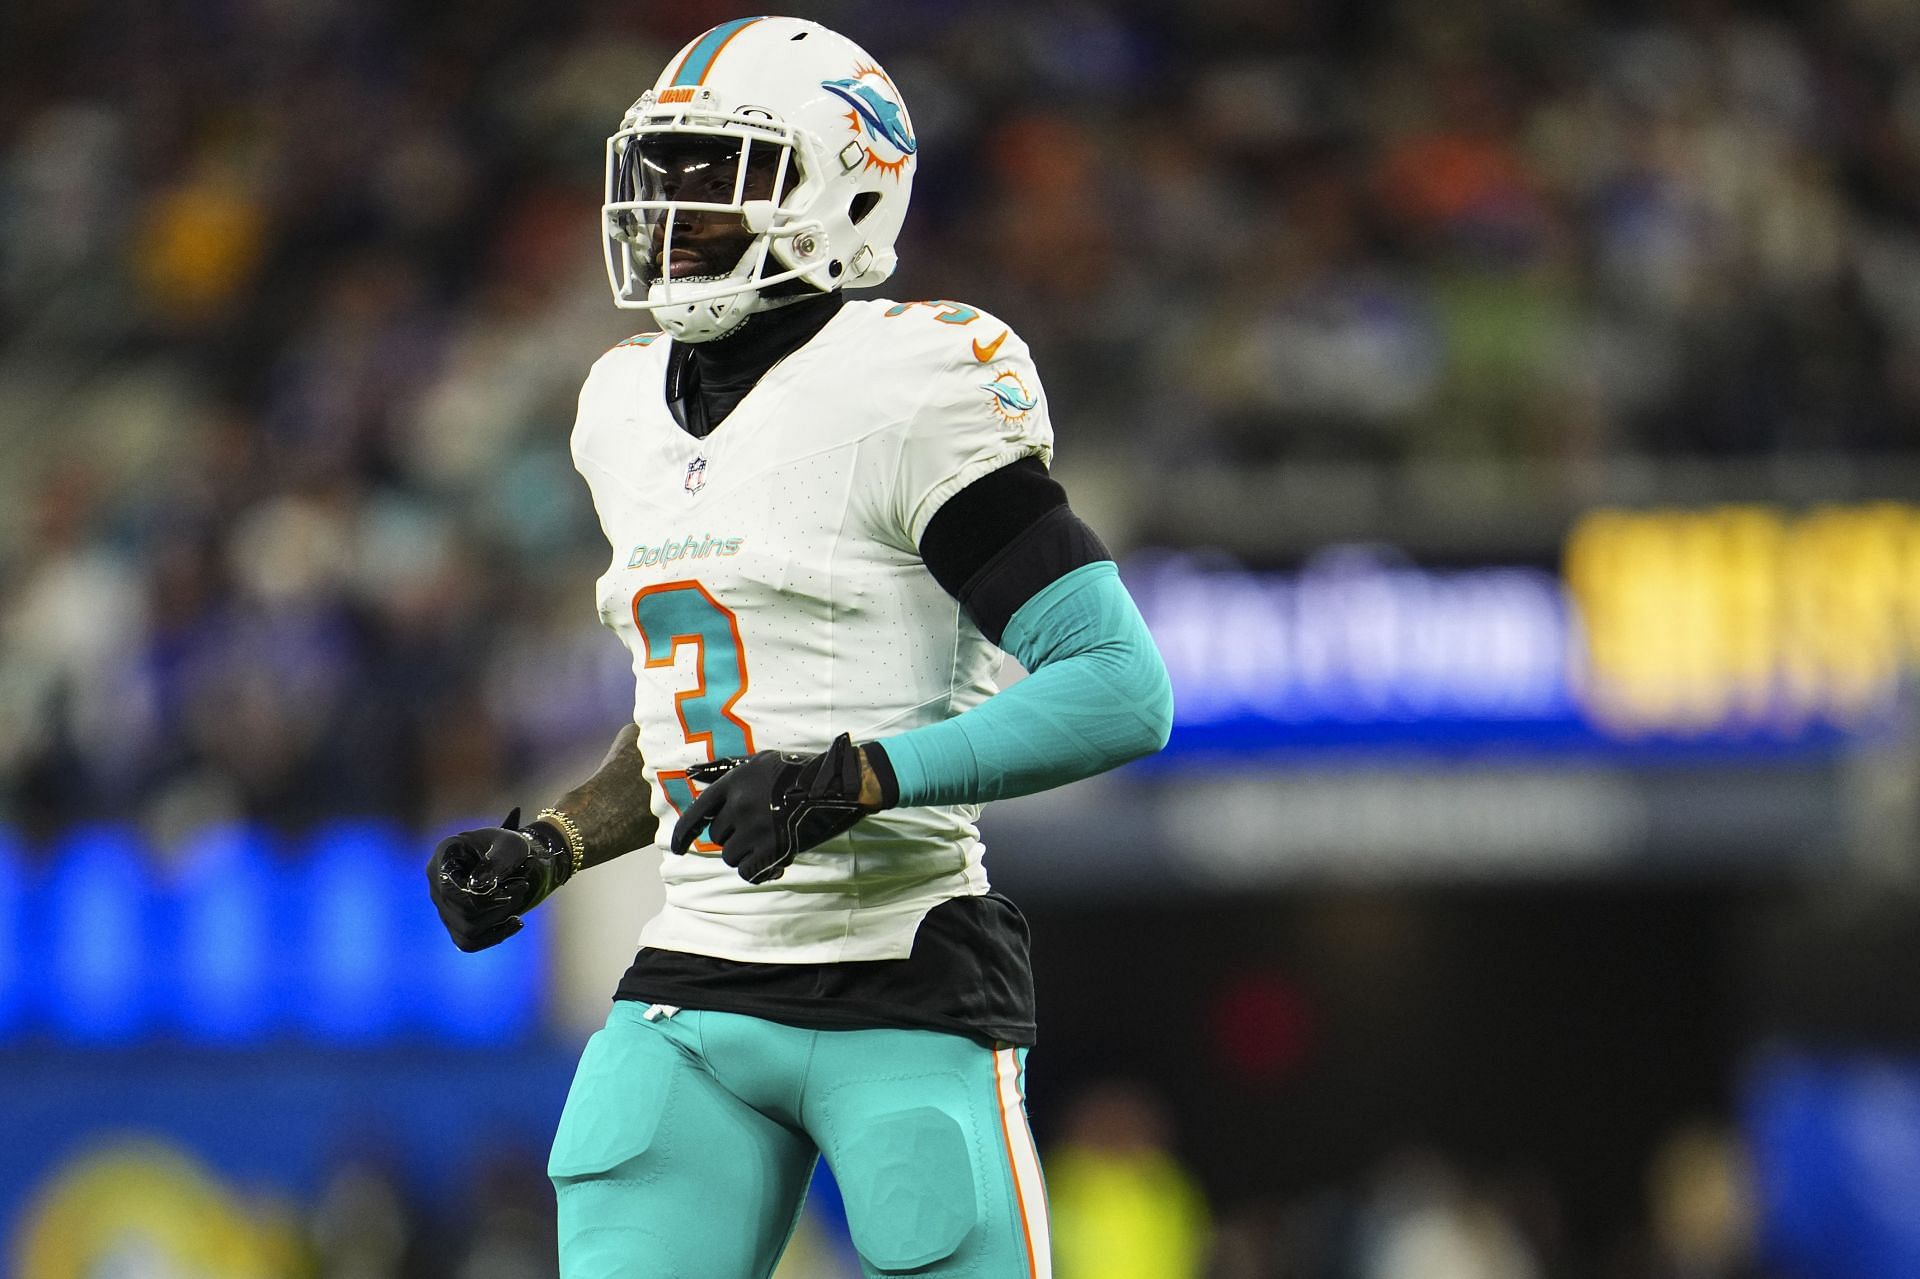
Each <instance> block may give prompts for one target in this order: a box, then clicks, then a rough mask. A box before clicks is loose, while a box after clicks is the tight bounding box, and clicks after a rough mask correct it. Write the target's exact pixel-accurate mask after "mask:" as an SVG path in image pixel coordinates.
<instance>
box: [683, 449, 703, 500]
mask: <svg viewBox="0 0 1920 1279" xmlns="http://www.w3.org/2000/svg"><path fill="white" fill-rule="evenodd" d="M706 486H707V459H706V458H704V457H696V458H694V459H693V461H691V462H689V463H687V480H686V484H685V488H686V490H687V492H689V493H698V492H699V491H700V490H701V489H703V488H705V487H706Z"/></svg>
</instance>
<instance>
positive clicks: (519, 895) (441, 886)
mask: <svg viewBox="0 0 1920 1279" xmlns="http://www.w3.org/2000/svg"><path fill="white" fill-rule="evenodd" d="M572 874H573V858H572V857H571V856H570V855H569V853H568V851H567V847H566V841H565V839H564V838H563V837H562V836H561V835H560V833H559V832H558V831H556V830H553V829H552V828H551V827H549V826H547V825H546V823H544V822H535V823H534V824H533V825H532V826H530V827H528V828H526V829H522V828H521V826H520V810H519V809H517V808H516V809H514V810H513V811H512V812H511V813H508V814H507V820H506V821H504V822H502V823H501V824H500V825H498V826H490V827H487V828H486V829H484V830H463V831H461V832H460V833H459V834H458V835H449V836H447V837H446V838H445V839H443V840H441V841H440V843H439V844H438V845H437V846H436V847H435V848H434V850H433V856H432V857H430V858H428V859H427V888H428V890H429V891H430V892H431V893H432V894H433V904H434V906H435V907H436V908H437V909H438V910H439V911H440V922H441V923H443V924H445V925H446V926H447V931H448V932H449V933H451V934H452V935H453V944H454V945H456V946H458V947H459V948H460V949H461V950H464V951H476V950H485V949H486V948H487V947H489V946H497V945H499V944H500V943H501V942H503V941H505V940H506V939H507V938H509V937H511V936H513V935H514V934H515V933H517V932H519V931H520V916H522V915H524V914H526V913H527V912H528V911H530V910H532V909H533V908H534V907H535V906H537V905H539V904H540V903H541V902H543V901H545V900H546V899H547V897H548V896H549V895H550V894H551V893H552V892H553V890H554V889H556V888H558V887H560V885H562V884H564V883H566V882H567V877H568V876H570V875H572Z"/></svg>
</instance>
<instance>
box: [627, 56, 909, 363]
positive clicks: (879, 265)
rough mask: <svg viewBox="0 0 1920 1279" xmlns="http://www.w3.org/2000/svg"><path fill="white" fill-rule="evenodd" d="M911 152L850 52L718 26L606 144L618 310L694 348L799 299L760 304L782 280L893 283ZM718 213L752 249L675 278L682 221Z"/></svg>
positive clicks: (874, 79) (826, 285) (784, 293)
mask: <svg viewBox="0 0 1920 1279" xmlns="http://www.w3.org/2000/svg"><path fill="white" fill-rule="evenodd" d="M918 148H919V144H918V142H917V141H916V140H915V137H914V132H913V122H912V120H911V119H910V118H909V117H908V115H907V108H906V104H905V103H904V102H903V101H902V100H901V97H900V91H899V90H898V89H896V88H894V85H893V81H892V80H890V79H888V77H887V73H886V72H884V71H882V70H881V69H880V66H879V64H878V63H877V62H875V61H874V60H873V59H872V58H870V57H868V56H867V54H866V53H865V51H863V50H862V49H861V48H860V46H859V45H857V44H855V43H853V41H851V40H849V39H847V38H846V37H845V36H842V35H839V34H837V33H835V32H833V31H829V30H828V29H827V28H825V27H823V26H821V25H820V24H819V23H817V22H807V21H803V20H801V19H798V18H737V19H735V20H734V21H732V22H724V23H721V24H720V25H719V26H717V27H715V28H714V29H713V30H711V31H709V32H707V33H706V34H705V35H703V36H701V37H700V38H699V39H697V40H695V41H693V43H691V44H689V45H688V46H687V47H686V48H684V49H682V50H681V51H680V52H679V53H678V54H676V55H675V56H674V58H673V60H672V61H671V62H669V63H668V64H667V69H666V70H665V71H663V72H662V73H661V75H660V79H659V80H658V81H657V82H656V83H655V84H654V86H653V88H651V89H649V90H648V91H647V92H646V93H643V94H641V95H640V100H639V101H638V102H636V103H634V104H633V106H632V107H630V108H628V110H627V113H626V116H625V117H624V118H623V119H622V120H621V121H620V128H619V129H618V131H616V132H615V133H614V135H613V136H612V137H610V138H608V139H607V192H606V203H605V205H604V206H603V207H602V210H601V229H602V238H603V240H604V242H605V248H606V259H607V280H608V283H609V284H610V285H611V286H612V288H613V300H614V305H616V306H620V307H626V308H634V309H645V310H651V311H652V312H653V316H654V320H655V322H656V323H658V324H659V325H660V326H661V327H662V328H663V329H665V330H666V331H667V332H668V333H670V334H672V335H673V336H674V337H675V338H678V339H679V340H681V341H684V342H704V341H708V340H711V339H713V338H716V337H720V336H722V335H723V334H726V333H729V332H731V331H732V330H733V329H734V328H736V327H738V326H739V324H740V322H741V321H742V320H744V319H746V318H747V316H749V315H751V314H753V313H754V312H755V311H759V310H764V309H766V308H767V307H769V306H778V305H781V304H782V303H783V302H786V301H791V300H795V299H796V298H797V297H800V296H805V292H804V291H803V290H802V289H800V288H799V287H797V286H796V287H794V288H791V289H789V290H780V289H775V296H772V297H769V296H768V293H767V290H768V289H769V288H773V287H774V286H777V285H781V284H785V283H786V282H787V281H790V280H798V281H802V282H803V283H804V284H805V285H807V286H811V288H812V289H817V290H821V291H825V292H831V291H833V290H835V289H844V288H859V287H863V286H867V285H874V284H879V283H880V282H881V281H882V280H885V279H886V278H887V277H888V276H890V275H892V274H893V268H894V264H895V262H896V260H897V259H896V258H895V256H894V251H893V242H894V239H895V237H897V236H898V235H899V234H900V226H901V223H902V222H903V221H904V220H905V218H906V212H907V198H908V195H909V193H910V192H911V191H912V189H913V171H914V163H915V159H916V152H917V151H918ZM688 155H694V156H697V157H699V158H698V160H697V161H689V160H687V159H686V158H685V157H687V156H688ZM675 157H678V158H675ZM769 176H770V178H771V180H770V181H769V180H768V179H769ZM750 182H751V183H752V185H751V186H750ZM781 192H784V193H785V194H784V196H783V195H781ZM755 196H760V197H763V198H753V197H755ZM764 197H772V198H764ZM728 214H732V215H737V216H738V217H739V218H740V219H741V221H742V222H743V224H744V225H745V227H746V230H747V231H748V232H750V233H751V234H752V239H751V241H750V242H749V243H748V245H747V248H746V251H745V252H744V253H742V254H741V256H740V260H739V261H738V262H737V263H735V264H733V265H732V267H731V269H729V270H726V271H725V272H724V273H721V274H712V273H710V270H711V268H709V269H708V271H703V272H701V273H699V274H692V273H691V272H693V271H695V270H699V268H698V266H697V265H696V264H694V263H692V262H690V261H687V260H686V259H689V258H694V257H697V256H698V255H697V254H688V253H686V252H683V253H682V254H681V257H682V259H683V260H682V261H680V262H678V263H676V261H675V258H674V234H675V231H676V230H677V229H681V228H683V227H684V226H686V225H688V218H687V217H683V215H688V216H700V217H715V216H725V215H728ZM689 238H691V237H689ZM656 241H657V242H656ZM676 267H678V268H679V269H682V270H685V271H688V272H689V273H688V274H683V275H680V276H678V277H676V276H675V274H674V272H675V270H676Z"/></svg>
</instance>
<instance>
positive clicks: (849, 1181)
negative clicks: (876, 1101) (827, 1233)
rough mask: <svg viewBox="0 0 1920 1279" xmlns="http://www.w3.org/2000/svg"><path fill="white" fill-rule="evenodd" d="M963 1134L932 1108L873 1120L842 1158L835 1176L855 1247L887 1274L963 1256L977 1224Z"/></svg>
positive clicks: (971, 1171)
mask: <svg viewBox="0 0 1920 1279" xmlns="http://www.w3.org/2000/svg"><path fill="white" fill-rule="evenodd" d="M970 1144H971V1143H970V1142H969V1139H968V1135H967V1132H966V1130H965V1129H964V1128H963V1127H962V1126H961V1124H960V1123H959V1121H958V1120H956V1119H955V1118H954V1117H953V1116H952V1115H949V1114H948V1113H946V1112H945V1111H943V1110H939V1109H936V1108H934V1107H932V1106H918V1107H914V1108H912V1109H907V1110H895V1111H890V1112H887V1113H884V1114H879V1115H873V1116H871V1117H869V1118H868V1119H867V1120H866V1121H865V1122H864V1123H863V1124H862V1125H861V1126H860V1128H859V1130H858V1131H857V1132H856V1133H854V1134H853V1135H852V1136H851V1137H850V1138H849V1139H848V1140H847V1141H845V1142H844V1143H843V1144H842V1145H841V1147H840V1149H839V1150H838V1152H836V1153H837V1154H838V1160H837V1163H836V1166H835V1168H834V1176H835V1177H836V1179H837V1180H838V1181H839V1183H840V1193H841V1195H842V1196H843V1197H844V1198H845V1200H846V1205H847V1223H848V1226H849V1228H850V1229H851V1231H852V1234H853V1243H854V1247H856V1248H857V1249H859V1251H860V1255H861V1257H862V1258H864V1259H865V1261H866V1262H867V1264H868V1265H870V1266H872V1267H873V1268H874V1269H875V1270H878V1271H880V1272H882V1273H887V1274H891V1273H897V1272H903V1271H914V1270H919V1269H922V1268H923V1267H926V1266H930V1265H932V1264H933V1263H934V1262H936V1261H942V1260H944V1259H946V1258H947V1257H950V1256H952V1255H953V1254H954V1253H955V1252H957V1251H959V1249H960V1246H961V1244H963V1243H964V1242H966V1239H967V1236H968V1235H969V1234H971V1233H972V1232H973V1231H974V1230H975V1228H976V1227H977V1225H978V1223H979V1217H980V1204H979V1201H978V1198H977V1197H976V1194H975V1191H974V1180H975V1174H974V1167H973V1159H972V1155H971V1154H970V1152H969V1146H970Z"/></svg>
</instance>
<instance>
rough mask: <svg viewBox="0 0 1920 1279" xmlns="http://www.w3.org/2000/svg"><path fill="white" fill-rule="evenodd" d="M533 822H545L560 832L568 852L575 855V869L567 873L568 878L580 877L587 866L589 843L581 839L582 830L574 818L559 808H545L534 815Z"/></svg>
mask: <svg viewBox="0 0 1920 1279" xmlns="http://www.w3.org/2000/svg"><path fill="white" fill-rule="evenodd" d="M533 820H534V821H536V822H545V823H546V824H547V825H549V826H551V827H553V828H554V829H555V830H557V831H559V832H560V837H561V838H562V839H564V840H566V841H567V851H568V852H569V853H571V854H572V855H573V869H572V870H570V871H568V872H567V878H568V879H572V878H573V877H574V876H575V875H578V874H579V873H580V868H581V867H582V866H583V865H585V864H586V860H587V841H586V840H584V839H582V838H581V837H580V828H579V827H578V826H575V825H574V824H573V818H571V817H569V816H567V815H566V814H565V813H563V812H561V811H560V810H559V809H557V808H543V809H541V810H540V811H539V812H538V813H535V814H534V817H533Z"/></svg>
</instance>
